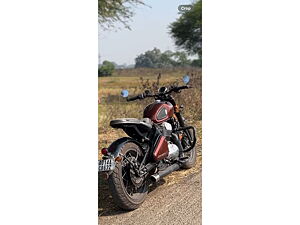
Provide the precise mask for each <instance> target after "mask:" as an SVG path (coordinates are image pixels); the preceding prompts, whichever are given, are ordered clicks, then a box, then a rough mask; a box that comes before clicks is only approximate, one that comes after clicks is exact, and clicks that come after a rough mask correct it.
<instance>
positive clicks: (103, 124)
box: [98, 68, 202, 149]
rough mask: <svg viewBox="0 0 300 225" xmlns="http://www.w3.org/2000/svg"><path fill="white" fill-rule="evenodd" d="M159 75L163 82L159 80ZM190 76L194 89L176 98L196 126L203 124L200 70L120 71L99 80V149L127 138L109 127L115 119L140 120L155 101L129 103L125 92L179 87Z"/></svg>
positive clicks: (188, 118)
mask: <svg viewBox="0 0 300 225" xmlns="http://www.w3.org/2000/svg"><path fill="white" fill-rule="evenodd" d="M159 74H160V79H159V80H158V76H159ZM185 74H189V75H190V77H191V82H190V83H191V85H192V86H193V87H195V88H193V89H188V90H183V91H182V92H181V93H180V94H175V95H174V97H175V99H176V100H177V102H178V104H179V105H181V104H183V105H184V106H185V109H184V111H183V115H184V117H185V118H186V119H187V122H188V124H195V122H198V121H200V120H201V117H202V114H201V70H200V69H194V68H189V69H183V68H179V69H127V70H117V71H116V72H115V74H114V75H113V76H112V77H100V78H99V79H98V82H99V92H98V94H99V99H100V104H99V110H98V111H99V115H98V122H99V124H98V133H99V145H98V146H99V149H100V148H102V147H104V146H106V147H107V146H108V145H109V144H110V143H112V142H113V141H114V140H115V139H117V138H120V137H122V136H124V135H125V134H124V133H123V131H121V130H115V129H112V128H111V127H109V122H110V120H112V119H116V118H122V117H131V118H141V117H142V115H143V110H144V108H145V106H146V105H147V104H149V103H150V102H151V101H152V99H146V100H143V101H134V102H126V100H125V99H123V98H122V97H121V95H120V93H121V90H122V89H127V90H129V93H130V95H136V94H139V93H142V91H144V90H145V89H151V90H152V91H156V90H157V86H168V85H170V84H174V83H179V84H180V85H182V84H183V83H182V81H181V78H182V76H183V75H185Z"/></svg>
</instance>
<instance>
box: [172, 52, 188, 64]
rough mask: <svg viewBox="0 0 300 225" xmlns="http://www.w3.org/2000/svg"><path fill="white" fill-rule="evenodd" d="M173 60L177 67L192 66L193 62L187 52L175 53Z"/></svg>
mask: <svg viewBox="0 0 300 225" xmlns="http://www.w3.org/2000/svg"><path fill="white" fill-rule="evenodd" d="M173 58H174V60H173V61H174V62H175V66H187V65H190V64H191V60H189V59H188V57H187V54H186V53H185V52H175V53H173Z"/></svg>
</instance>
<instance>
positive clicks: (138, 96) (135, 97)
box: [126, 94, 143, 102]
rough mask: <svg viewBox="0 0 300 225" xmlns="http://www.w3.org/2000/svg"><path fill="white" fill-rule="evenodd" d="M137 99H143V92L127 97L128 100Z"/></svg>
mask: <svg viewBox="0 0 300 225" xmlns="http://www.w3.org/2000/svg"><path fill="white" fill-rule="evenodd" d="M137 99H143V94H140V95H137V96H134V97H131V98H129V97H128V98H127V99H126V100H127V102H131V101H135V100H137Z"/></svg>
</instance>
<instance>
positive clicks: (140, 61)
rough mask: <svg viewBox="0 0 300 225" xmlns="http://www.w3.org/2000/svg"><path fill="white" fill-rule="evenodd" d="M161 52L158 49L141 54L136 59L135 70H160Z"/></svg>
mask: <svg viewBox="0 0 300 225" xmlns="http://www.w3.org/2000/svg"><path fill="white" fill-rule="evenodd" d="M160 58H161V51H160V50H159V49H158V48H154V49H153V50H150V51H146V52H145V53H144V54H140V55H138V56H137V57H136V58H135V68H139V67H146V68H159V67H161V65H160V64H161V63H160Z"/></svg>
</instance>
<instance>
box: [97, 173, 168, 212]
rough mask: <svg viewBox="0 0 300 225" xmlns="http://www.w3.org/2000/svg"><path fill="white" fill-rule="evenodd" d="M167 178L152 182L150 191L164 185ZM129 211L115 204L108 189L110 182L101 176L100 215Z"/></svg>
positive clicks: (99, 187) (99, 192) (99, 188)
mask: <svg viewBox="0 0 300 225" xmlns="http://www.w3.org/2000/svg"><path fill="white" fill-rule="evenodd" d="M164 183H165V180H164V179H162V180H161V181H159V182H158V183H155V184H151V185H150V187H149V193H150V192H152V191H155V189H156V188H158V187H159V186H161V185H163V184H164ZM127 212H128V211H125V210H122V209H120V208H119V207H117V206H116V205H115V204H114V201H113V199H112V196H111V194H110V191H109V189H108V182H107V181H106V180H104V179H103V178H102V177H101V176H99V182H98V216H99V217H101V216H114V215H120V214H123V213H127Z"/></svg>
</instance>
